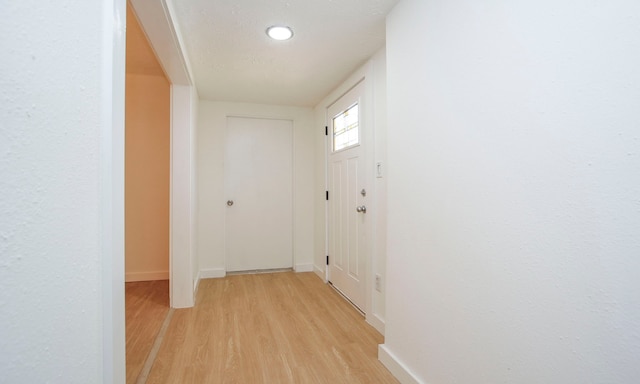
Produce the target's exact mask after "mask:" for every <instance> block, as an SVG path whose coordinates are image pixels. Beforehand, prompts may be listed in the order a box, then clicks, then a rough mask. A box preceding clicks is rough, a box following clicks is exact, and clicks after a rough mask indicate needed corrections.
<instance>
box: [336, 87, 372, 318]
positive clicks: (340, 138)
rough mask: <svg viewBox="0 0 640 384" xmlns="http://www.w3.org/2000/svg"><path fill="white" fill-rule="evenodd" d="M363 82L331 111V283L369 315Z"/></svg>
mask: <svg viewBox="0 0 640 384" xmlns="http://www.w3.org/2000/svg"><path fill="white" fill-rule="evenodd" d="M363 89H364V85H363V84H362V83H360V84H359V85H358V86H356V87H355V88H353V89H352V90H351V91H349V92H348V93H346V94H345V95H344V96H342V97H341V98H340V99H339V100H338V101H337V102H335V103H334V104H333V105H331V106H330V107H329V108H328V109H327V120H328V137H329V145H328V150H329V154H328V159H329V164H328V190H329V201H328V221H329V230H328V237H329V281H330V282H331V283H332V284H333V286H334V287H335V288H337V289H338V290H339V291H340V292H342V293H343V294H344V295H345V296H346V297H347V298H348V299H349V300H350V301H351V302H352V303H353V304H355V305H356V306H357V307H358V308H360V310H362V311H363V312H364V309H365V296H366V295H365V293H366V266H367V261H366V249H365V248H366V227H367V226H366V222H367V214H366V203H367V197H366V194H367V185H365V184H366V180H367V179H366V172H365V169H364V166H363V164H364V161H363V158H364V154H365V152H364V146H363V144H364V141H363V138H364V135H363V129H364V128H365V127H364V126H363V124H362V118H361V117H362V108H361V100H362V91H363Z"/></svg>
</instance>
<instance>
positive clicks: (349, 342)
mask: <svg viewBox="0 0 640 384" xmlns="http://www.w3.org/2000/svg"><path fill="white" fill-rule="evenodd" d="M160 321H161V320H160ZM382 342H383V338H382V336H381V335H380V334H379V333H378V332H377V331H376V330H375V329H373V328H372V327H371V326H369V325H368V324H366V322H365V321H364V319H363V317H362V316H361V315H360V314H359V313H358V312H357V311H356V310H355V309H354V308H353V307H351V305H350V304H349V303H347V302H346V301H345V300H344V299H343V298H342V297H340V295H339V294H337V293H336V292H335V291H334V290H333V289H331V288H330V287H329V286H327V285H326V284H324V283H323V282H322V281H321V280H320V279H319V278H318V277H317V276H316V275H315V274H313V273H293V272H284V273H274V274H255V275H236V276H228V277H226V278H223V279H211V280H202V281H201V282H200V288H199V291H198V297H197V300H196V306H195V307H194V308H189V309H179V310H175V312H174V314H173V318H172V320H171V323H170V325H169V328H168V330H167V334H166V335H165V337H164V340H163V343H162V345H161V347H160V350H159V352H158V356H157V358H156V360H155V362H154V364H153V366H152V369H151V372H150V374H149V377H148V380H147V383H154V384H155V383H397V382H398V381H397V380H395V378H393V376H392V375H391V374H390V373H389V371H387V370H386V368H384V366H383V365H382V364H381V363H380V362H379V361H378V360H377V347H378V344H380V343H382ZM145 357H146V356H145Z"/></svg>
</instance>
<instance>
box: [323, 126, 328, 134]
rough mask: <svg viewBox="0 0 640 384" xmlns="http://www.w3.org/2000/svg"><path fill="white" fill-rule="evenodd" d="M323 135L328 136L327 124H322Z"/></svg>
mask: <svg viewBox="0 0 640 384" xmlns="http://www.w3.org/2000/svg"><path fill="white" fill-rule="evenodd" d="M324 135H325V136H329V126H328V125H325V126H324Z"/></svg>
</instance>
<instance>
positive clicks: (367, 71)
mask: <svg viewBox="0 0 640 384" xmlns="http://www.w3.org/2000/svg"><path fill="white" fill-rule="evenodd" d="M373 75H374V66H373V63H372V62H369V63H367V64H365V65H364V66H362V67H361V68H359V69H358V70H356V71H355V72H354V73H353V74H352V75H351V76H350V77H349V78H348V79H347V80H346V81H345V82H344V83H342V85H341V86H340V87H338V88H337V89H336V90H334V91H333V92H332V93H331V94H330V97H328V98H327V100H328V102H327V103H326V104H325V105H324V107H323V108H324V119H325V126H326V127H328V126H329V116H328V109H329V107H330V106H331V105H333V104H335V103H336V102H337V101H338V100H339V99H340V98H341V97H342V96H344V95H345V94H347V93H348V92H349V91H350V90H352V89H353V88H355V87H356V86H357V85H359V84H363V85H364V88H363V92H362V96H361V112H360V114H361V119H362V122H361V124H362V125H365V124H366V129H365V130H363V131H362V136H361V145H362V146H363V151H362V157H363V164H364V171H365V176H364V177H365V180H366V182H365V184H366V185H367V200H368V201H369V205H368V206H367V215H370V216H369V220H367V221H366V224H365V225H366V227H365V231H366V234H367V240H366V247H365V251H364V255H365V259H366V267H365V280H366V281H365V305H364V308H362V310H363V311H364V312H365V319H366V321H367V322H368V323H369V324H371V325H373V326H374V327H375V328H376V329H378V330H381V329H384V325H383V323H382V322H381V321H380V319H378V318H377V317H376V316H375V315H374V314H373V290H374V289H375V287H374V284H373V281H374V279H373V276H374V266H375V262H376V260H375V258H374V256H375V252H374V250H375V248H374V247H375V241H374V239H373V235H374V229H375V227H374V223H375V222H376V217H377V212H376V205H375V202H376V201H377V196H376V188H375V184H374V183H375V173H374V171H375V164H374V163H375V160H374V159H375V119H374V97H373V79H374V76H373ZM330 148H331V143H330V136H329V134H328V132H327V135H325V151H324V176H325V179H324V186H325V190H327V191H328V188H329V150H330ZM329 198H331V196H329ZM324 209H325V214H324V217H325V220H324V224H325V232H324V233H325V254H326V255H329V202H328V201H325V205H324ZM329 258H331V255H329ZM329 273H330V272H329V266H328V265H326V266H325V282H327V281H329V277H330V276H329Z"/></svg>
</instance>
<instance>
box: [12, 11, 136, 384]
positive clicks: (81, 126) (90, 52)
mask: <svg viewBox="0 0 640 384" xmlns="http://www.w3.org/2000/svg"><path fill="white" fill-rule="evenodd" d="M77 15H82V17H77ZM125 15H126V8H125V2H124V1H105V2H102V3H100V4H97V3H93V2H71V3H67V4H65V6H64V7H61V6H60V4H59V3H55V2H54V3H42V2H40V1H36V0H24V1H20V2H6V3H3V5H2V12H0V32H1V34H2V38H1V39H0V49H1V50H2V52H3V58H2V60H0V78H1V79H2V80H0V82H1V83H2V85H1V86H0V98H1V99H2V102H1V103H0V121H1V123H0V175H2V177H1V178H0V195H1V196H2V198H0V260H1V261H0V307H1V308H2V309H1V310H0V340H2V342H1V343H0V356H2V358H0V372H2V381H4V382H10V383H25V382H29V383H44V382H66V383H99V382H124V316H123V311H124V294H123V290H124V240H123V236H124V225H123V221H124V162H123V159H124V20H125V17H126V16H125ZM61 20H64V22H61ZM114 20H122V23H120V24H118V23H114Z"/></svg>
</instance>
